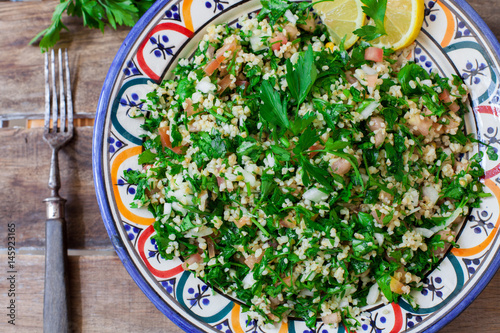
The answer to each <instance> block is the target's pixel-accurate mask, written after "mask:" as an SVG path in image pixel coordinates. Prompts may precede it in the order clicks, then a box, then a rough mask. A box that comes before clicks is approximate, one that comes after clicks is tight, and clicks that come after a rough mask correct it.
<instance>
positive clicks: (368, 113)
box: [361, 102, 380, 119]
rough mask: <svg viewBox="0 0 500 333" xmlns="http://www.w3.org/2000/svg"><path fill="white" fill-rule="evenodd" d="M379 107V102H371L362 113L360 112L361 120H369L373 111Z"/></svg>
mask: <svg viewBox="0 0 500 333" xmlns="http://www.w3.org/2000/svg"><path fill="white" fill-rule="evenodd" d="M379 105H380V103H379V102H371V103H370V104H369V105H368V106H367V107H366V108H365V109H364V110H363V111H361V118H363V119H368V118H370V117H371V115H372V114H373V111H375V110H376V109H377V108H378V106H379Z"/></svg>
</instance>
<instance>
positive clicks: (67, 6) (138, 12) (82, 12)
mask: <svg viewBox="0 0 500 333" xmlns="http://www.w3.org/2000/svg"><path fill="white" fill-rule="evenodd" d="M153 3H154V0H144V1H140V0H97V1H96V0H66V1H63V0H61V2H60V3H59V4H58V5H57V6H56V8H55V10H54V14H53V15H52V23H51V24H50V25H49V27H47V28H46V29H44V30H43V31H41V32H39V33H38V34H37V35H36V36H35V37H34V38H33V39H32V40H31V41H30V44H34V43H35V42H36V41H37V40H39V39H40V38H41V40H40V43H39V46H40V49H41V50H42V51H46V50H47V49H49V48H51V47H53V46H54V45H56V43H57V41H58V40H59V39H60V32H61V30H62V29H65V30H67V31H69V29H68V27H66V25H64V23H63V13H64V12H66V13H67V14H68V15H69V16H76V17H81V18H83V25H84V26H86V27H89V28H98V29H99V30H101V31H102V32H103V33H104V27H106V26H110V27H112V28H113V29H115V30H116V28H117V26H120V25H125V26H128V27H132V26H134V24H135V23H136V22H137V21H138V20H139V18H140V17H141V16H142V15H143V14H144V13H145V12H146V11H147V10H148V9H149V7H151V5H152V4H153Z"/></svg>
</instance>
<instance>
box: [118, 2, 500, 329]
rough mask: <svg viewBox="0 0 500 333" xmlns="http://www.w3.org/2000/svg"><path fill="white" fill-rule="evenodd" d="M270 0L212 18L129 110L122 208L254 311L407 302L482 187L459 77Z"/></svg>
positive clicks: (297, 312)
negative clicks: (372, 54)
mask: <svg viewBox="0 0 500 333" xmlns="http://www.w3.org/2000/svg"><path fill="white" fill-rule="evenodd" d="M382 2H383V1H382V0H380V1H379V3H382ZM283 3H284V2H283V1H279V0H269V1H264V2H263V5H264V8H265V10H263V11H261V12H260V14H259V16H258V17H257V20H259V22H257V20H255V21H252V20H250V19H247V18H242V20H241V21H240V22H239V23H240V26H241V28H233V27H230V26H227V25H226V26H217V27H210V28H209V29H208V30H209V31H211V32H210V33H209V36H208V35H207V36H206V38H203V39H202V41H201V42H200V44H199V45H198V48H197V49H196V51H195V54H194V56H193V58H192V60H191V61H188V60H185V59H182V60H181V61H179V65H178V66H177V67H176V68H175V70H174V73H173V74H174V76H175V79H167V80H164V81H163V82H162V83H161V84H159V85H157V86H154V90H153V91H151V92H150V93H149V94H148V95H147V100H146V101H145V102H147V103H145V105H147V106H146V107H144V108H142V109H138V108H134V109H133V110H132V111H131V112H130V114H131V115H133V116H145V118H144V124H143V126H142V128H143V129H144V130H145V131H146V133H147V134H146V135H144V144H143V148H144V149H143V152H142V153H141V154H140V155H139V163H140V164H142V165H143V168H142V169H141V170H135V171H134V170H130V171H126V172H125V173H124V178H125V179H126V181H127V182H128V183H129V184H135V185H137V191H136V195H135V198H134V202H133V207H147V208H148V209H149V210H150V211H151V212H152V214H153V215H154V217H155V219H156V222H155V223H154V228H155V230H156V233H157V234H156V236H155V239H156V241H157V245H158V250H159V251H160V253H161V255H162V257H163V258H165V259H173V258H175V257H182V258H183V259H184V260H185V269H188V270H191V271H193V272H194V273H195V274H196V276H197V277H200V278H201V279H203V280H204V281H206V282H207V283H209V284H210V285H211V286H213V287H216V288H219V289H220V290H223V291H224V292H226V293H228V294H231V295H232V296H235V297H237V298H239V299H240V300H241V301H243V302H244V303H245V304H246V305H245V306H244V307H243V308H244V310H246V311H248V313H249V314H250V315H251V316H252V318H265V321H266V322H267V323H272V322H275V321H279V320H281V319H283V318H286V317H287V316H289V315H294V316H298V317H300V318H303V319H304V320H305V322H306V324H307V326H308V327H311V328H312V327H315V324H316V321H317V320H318V317H322V318H323V321H324V322H330V323H336V324H339V323H340V322H341V321H342V323H343V324H344V325H345V326H346V327H347V329H348V330H350V329H354V328H356V327H357V326H358V325H359V322H357V321H356V320H357V319H356V318H355V316H356V315H357V314H359V312H358V313H357V312H356V311H359V307H362V306H365V305H367V304H375V303H374V301H373V298H374V296H373V293H374V292H375V294H376V295H377V296H376V297H375V300H377V299H382V300H384V301H388V302H393V301H397V300H398V298H399V297H404V298H405V299H407V300H408V301H409V302H412V299H411V296H410V294H409V291H410V289H412V288H413V289H417V290H418V288H419V281H420V279H421V278H422V277H423V275H424V274H425V273H426V272H428V271H429V270H430V269H431V268H432V267H433V266H434V265H436V264H437V262H438V261H439V260H440V258H441V257H442V255H443V253H445V250H446V249H447V248H448V247H449V246H450V245H455V243H454V236H453V231H452V229H453V226H454V224H458V223H459V217H460V216H462V217H463V216H465V215H467V213H468V210H469V209H470V208H472V207H479V204H480V202H481V199H482V198H484V197H486V196H488V195H487V194H485V193H484V191H483V184H482V183H481V182H480V181H479V178H480V177H481V176H482V175H483V174H484V170H483V169H482V167H481V164H480V162H481V160H482V158H483V155H484V154H483V153H482V152H480V153H477V154H474V155H473V154H472V142H476V141H475V139H474V138H473V136H472V135H466V134H465V133H464V114H465V112H466V110H467V107H466V105H465V104H464V102H465V101H466V94H467V91H466V87H465V86H464V85H463V82H462V81H461V79H460V78H459V77H458V76H453V78H451V79H447V78H441V77H440V76H439V75H438V74H436V73H432V74H429V73H427V72H426V71H425V70H424V69H422V68H421V67H420V66H418V65H417V64H415V63H413V62H407V60H406V54H404V53H401V54H398V53H391V52H387V54H386V56H385V58H384V60H383V61H381V62H378V63H374V62H372V61H369V60H366V59H365V52H366V50H367V48H368V47H369V45H368V44H367V43H366V42H361V43H358V44H356V45H355V46H354V47H353V49H352V50H351V51H350V52H348V51H346V50H345V49H344V47H343V45H338V46H337V47H327V46H326V45H325V44H324V43H323V42H325V43H326V36H327V32H326V28H325V27H324V26H323V25H317V26H316V25H313V26H305V25H304V24H305V23H306V21H307V18H308V16H309V11H308V10H303V7H301V6H304V5H301V4H299V3H288V2H287V3H286V6H285V5H284V4H283ZM287 10H290V11H291V12H292V13H294V14H296V15H297V16H298V17H297V18H296V22H294V23H291V22H289V21H288V18H287V17H290V15H284V13H285V12H286V11H287ZM278 12H279V13H281V14H280V16H279V17H278V16H277V14H276V13H278ZM283 16H285V17H283ZM266 18H268V19H269V20H270V21H273V23H275V24H274V25H272V26H269V25H268V24H267V22H268V21H267V20H266ZM250 21H252V22H250ZM249 22H250V23H249ZM295 23H296V25H297V26H299V27H301V28H300V29H301V30H300V31H299V32H300V34H297V33H296V32H297V31H296V30H294V29H293V26H295ZM290 24H291V25H292V27H291V26H290ZM250 27H253V28H250ZM285 39H286V41H285ZM277 44H278V45H277ZM276 45H277V46H278V47H276ZM287 52H288V53H287ZM214 64H215V65H214ZM402 64H405V65H404V66H403V65H402ZM377 70H378V71H377ZM368 73H372V74H371V75H375V76H376V80H375V81H372V84H369V82H368V77H367V76H368ZM373 73H375V74H373ZM446 92H447V93H448V94H446ZM375 121H377V122H378V125H381V126H380V127H378V128H374V125H375ZM382 123H383V126H382ZM422 123H423V124H424V126H419V125H422ZM462 153H464V154H465V153H468V154H470V156H469V157H470V158H469V160H468V161H466V160H465V159H463V160H460V159H459V158H458V157H459V155H461V154H462ZM487 154H488V156H489V157H490V158H497V156H496V154H495V152H494V150H492V149H488V150H487ZM339 162H340V163H339ZM340 168H342V170H343V171H340ZM425 198H428V199H429V200H427V199H425ZM432 198H433V199H432ZM431 201H433V203H431Z"/></svg>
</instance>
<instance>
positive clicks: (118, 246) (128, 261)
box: [92, 0, 202, 332]
mask: <svg viewBox="0 0 500 333" xmlns="http://www.w3.org/2000/svg"><path fill="white" fill-rule="evenodd" d="M169 2H173V0H161V1H156V2H155V3H154V4H153V5H152V6H151V8H150V9H149V10H148V11H147V12H146V13H145V14H144V15H143V16H142V17H141V19H140V20H139V21H138V22H137V24H136V25H135V26H134V27H133V28H132V29H131V31H130V32H129V34H128V35H127V37H125V40H124V41H123V43H122V45H121V46H120V48H119V49H118V52H117V54H116V56H115V58H114V59H113V62H112V63H111V66H110V69H109V71H108V74H107V75H106V78H105V80H104V84H103V88H102V90H101V94H100V96H99V102H98V104H97V109H96V117H95V124H94V131H93V139H92V171H93V178H94V187H95V190H96V196H97V203H98V205H99V210H100V211H101V215H102V218H103V222H104V225H105V227H106V230H107V232H108V235H109V238H110V240H111V243H112V244H113V247H114V248H115V251H116V253H117V255H118V257H119V258H120V260H121V261H122V263H123V265H124V266H125V269H126V270H127V271H128V273H129V274H130V276H131V277H132V279H133V280H134V282H135V283H136V284H137V286H138V287H139V288H140V289H141V290H142V292H143V293H144V294H145V295H146V296H147V297H148V298H149V299H150V300H151V301H152V303H153V304H154V305H155V306H156V308H157V309H158V310H160V311H161V312H162V313H163V314H164V315H166V316H167V317H168V318H169V319H170V320H171V321H172V322H173V323H174V324H176V325H177V326H179V327H180V328H181V329H183V330H184V331H186V332H202V331H201V330H199V329H198V328H197V327H196V326H195V325H194V324H192V323H191V322H188V321H187V320H185V318H184V317H182V316H181V315H180V314H179V313H177V312H176V311H175V310H174V309H172V308H171V307H170V306H169V305H168V304H167V303H165V302H164V301H163V299H162V298H161V297H160V296H159V295H158V293H157V292H156V291H155V290H154V289H153V288H152V286H151V285H149V283H148V282H147V281H146V279H145V278H144V276H143V275H142V274H141V273H140V272H139V269H138V267H137V266H136V265H135V264H134V263H133V261H132V258H131V256H130V254H129V253H127V251H126V249H125V247H124V245H123V243H122V241H121V239H120V236H119V233H118V230H117V229H116V225H115V223H114V220H113V217H112V214H111V209H110V206H109V202H108V199H107V196H106V190H105V181H104V178H103V167H102V163H103V161H102V151H103V148H104V147H103V145H104V137H103V136H104V133H103V131H104V125H105V123H106V111H107V107H108V105H109V100H110V94H111V92H112V89H113V84H114V83H115V80H116V78H117V76H118V74H119V72H120V70H121V67H122V65H123V63H124V61H125V59H126V57H127V55H128V54H129V52H130V51H131V48H132V46H133V44H134V42H135V41H136V40H137V38H138V37H139V36H140V34H141V33H142V32H143V30H144V28H145V27H146V26H147V24H148V23H149V22H150V21H151V20H152V19H153V18H154V17H155V16H156V15H157V13H158V11H159V10H160V9H161V8H163V7H164V6H165V5H167V4H168V3H169Z"/></svg>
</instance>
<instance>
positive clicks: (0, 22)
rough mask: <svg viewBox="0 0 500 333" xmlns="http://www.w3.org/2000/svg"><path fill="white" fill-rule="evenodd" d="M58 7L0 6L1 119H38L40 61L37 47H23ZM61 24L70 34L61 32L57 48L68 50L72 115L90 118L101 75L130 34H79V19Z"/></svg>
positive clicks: (47, 4)
mask: <svg viewBox="0 0 500 333" xmlns="http://www.w3.org/2000/svg"><path fill="white" fill-rule="evenodd" d="M58 3H59V1H54V0H50V1H28V2H10V1H2V2H1V3H0V18H1V19H0V31H1V32H2V38H0V50H1V51H0V52H1V53H2V57H0V78H1V79H2V89H0V101H2V108H1V109H0V114H6V113H35V112H39V113H43V107H44V104H43V103H44V90H43V85H44V78H43V71H42V69H43V61H44V57H43V55H42V54H41V52H40V50H39V48H38V46H36V45H28V43H29V42H30V40H31V39H32V38H33V37H34V36H36V34H37V33H38V32H40V31H42V30H43V29H45V28H46V27H47V26H48V25H49V24H50V19H51V17H52V12H53V11H54V8H55V7H56V5H57V4H58ZM63 23H64V24H65V25H66V26H67V27H68V29H69V32H67V31H65V30H63V31H62V32H61V41H60V42H59V43H58V44H57V47H60V48H68V50H69V64H70V68H71V82H72V86H73V101H74V105H75V112H76V113H79V112H93V113H95V110H96V107H97V101H98V99H99V94H100V91H101V88H102V85H103V82H104V78H105V77H106V73H107V71H108V69H109V66H110V65H111V62H112V61H113V58H114V55H115V54H116V52H117V51H118V49H119V47H120V45H121V43H122V42H123V40H124V39H125V37H126V35H127V34H128V32H129V31H130V28H118V29H117V30H116V31H112V29H110V28H106V29H105V33H104V34H102V33H101V32H100V31H99V30H95V29H94V30H90V29H83V28H82V20H81V19H80V18H70V17H64V19H63ZM6 32H9V33H6ZM21 92H23V93H21Z"/></svg>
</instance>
